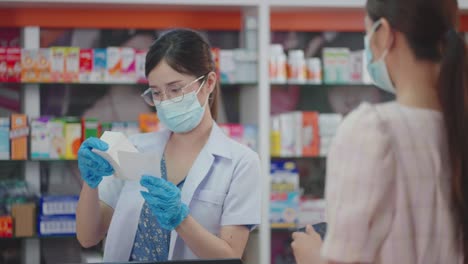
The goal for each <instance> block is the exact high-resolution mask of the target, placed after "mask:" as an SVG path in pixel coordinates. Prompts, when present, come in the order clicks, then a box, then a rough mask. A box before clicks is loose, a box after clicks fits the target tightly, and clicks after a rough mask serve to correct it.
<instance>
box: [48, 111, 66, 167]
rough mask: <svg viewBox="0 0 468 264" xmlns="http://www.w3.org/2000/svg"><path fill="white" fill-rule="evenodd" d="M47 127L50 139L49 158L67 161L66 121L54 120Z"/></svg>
mask: <svg viewBox="0 0 468 264" xmlns="http://www.w3.org/2000/svg"><path fill="white" fill-rule="evenodd" d="M47 126H48V131H49V137H50V148H49V150H50V153H49V158H51V159H65V153H66V143H65V131H64V130H65V121H64V120H63V119H61V118H54V119H52V120H50V121H49V122H48V123H47Z"/></svg>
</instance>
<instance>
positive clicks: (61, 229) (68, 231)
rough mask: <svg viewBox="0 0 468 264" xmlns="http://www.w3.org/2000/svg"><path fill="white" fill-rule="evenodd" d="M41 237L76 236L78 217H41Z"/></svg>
mask: <svg viewBox="0 0 468 264" xmlns="http://www.w3.org/2000/svg"><path fill="white" fill-rule="evenodd" d="M38 227H39V235H41V236H53V235H75V234H76V216H74V215H50V216H44V215H41V216H40V217H39V223H38Z"/></svg>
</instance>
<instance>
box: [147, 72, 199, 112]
mask: <svg viewBox="0 0 468 264" xmlns="http://www.w3.org/2000/svg"><path fill="white" fill-rule="evenodd" d="M205 77H206V74H205V75H202V76H200V77H198V78H197V79H195V80H194V81H192V82H191V83H189V84H187V85H185V86H183V87H179V86H176V85H170V86H168V87H166V89H160V88H152V87H150V88H148V89H146V91H144V92H143V93H142V94H141V97H143V99H144V100H145V102H146V103H147V104H148V105H150V106H155V105H159V104H161V102H162V101H164V100H170V101H172V102H174V103H178V102H180V101H182V100H183V99H184V95H185V94H186V90H187V88H189V87H190V86H192V85H193V84H194V83H196V82H198V81H200V80H201V79H203V78H205ZM205 81H206V79H205V80H203V82H202V84H201V85H200V88H201V87H202V86H203V84H205ZM163 90H164V91H163Z"/></svg>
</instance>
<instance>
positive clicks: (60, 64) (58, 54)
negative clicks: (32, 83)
mask: <svg viewBox="0 0 468 264" xmlns="http://www.w3.org/2000/svg"><path fill="white" fill-rule="evenodd" d="M51 56H52V64H51V69H52V70H51V73H50V77H51V79H52V82H63V81H64V74H65V48H64V47H52V48H51Z"/></svg>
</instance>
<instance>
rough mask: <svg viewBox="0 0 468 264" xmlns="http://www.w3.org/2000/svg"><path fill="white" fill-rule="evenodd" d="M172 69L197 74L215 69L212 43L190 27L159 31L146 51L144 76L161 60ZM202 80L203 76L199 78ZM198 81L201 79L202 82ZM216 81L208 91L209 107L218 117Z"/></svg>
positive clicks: (217, 86) (214, 117) (214, 115)
mask: <svg viewBox="0 0 468 264" xmlns="http://www.w3.org/2000/svg"><path fill="white" fill-rule="evenodd" d="M162 60H164V61H166V63H167V64H168V65H169V66H171V68H173V69H174V70H176V71H178V72H180V73H184V74H190V75H193V76H196V77H199V76H202V75H206V74H208V73H209V72H215V71H216V66H215V63H214V60H213V55H212V53H211V46H210V44H209V42H208V40H206V39H205V38H204V37H202V36H201V35H200V34H199V33H197V32H195V31H193V30H189V29H174V30H171V31H169V32H167V33H165V34H163V35H161V36H160V37H159V38H158V39H157V40H156V41H155V42H154V43H153V44H152V45H151V47H150V49H149V51H148V54H147V55H146V65H145V73H146V76H148V75H149V73H150V72H151V71H152V70H153V69H154V68H155V67H156V66H157V65H158V64H159V63H160V62H161V61H162ZM201 81H203V80H201ZM201 81H200V82H201ZM218 90H219V83H218V82H217V83H216V87H215V89H214V90H213V93H212V94H211V96H210V97H211V98H212V100H211V99H210V111H211V114H212V116H213V119H215V120H216V118H217V114H218V113H217V112H218V111H217V107H218Z"/></svg>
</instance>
